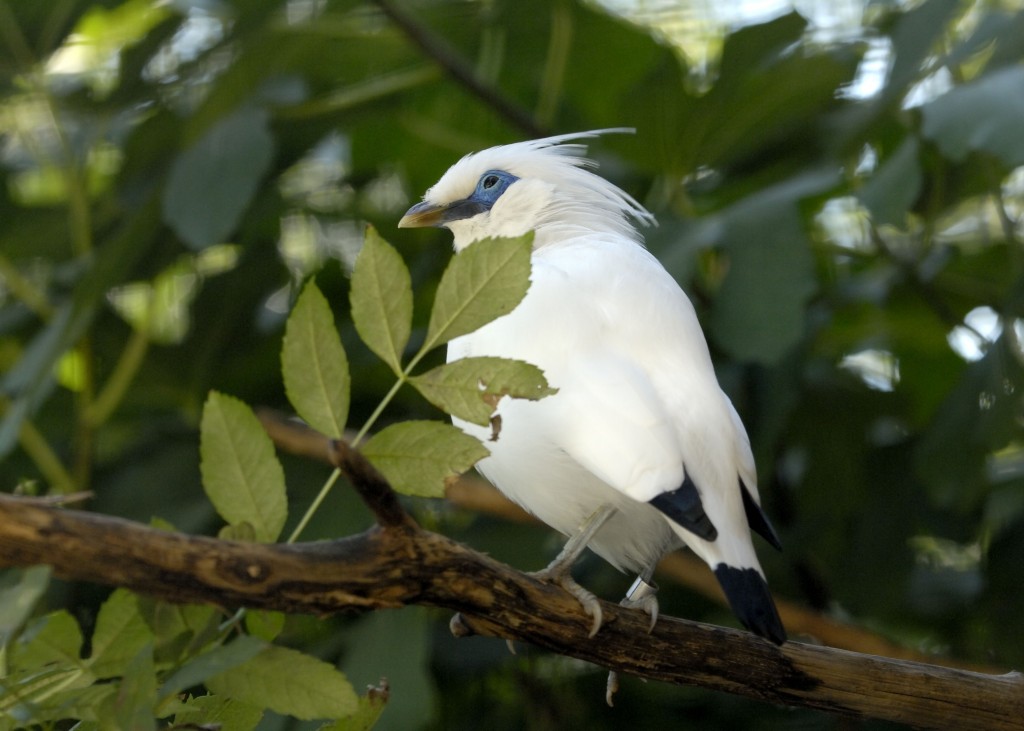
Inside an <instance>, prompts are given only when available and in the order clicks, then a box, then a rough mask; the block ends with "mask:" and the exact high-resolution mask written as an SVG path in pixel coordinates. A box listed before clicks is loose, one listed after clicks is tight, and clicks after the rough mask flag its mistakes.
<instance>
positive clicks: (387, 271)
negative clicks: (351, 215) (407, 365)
mask: <svg viewBox="0 0 1024 731" xmlns="http://www.w3.org/2000/svg"><path fill="white" fill-rule="evenodd" d="M349 296H350V298H351V302H352V321H353V322H354V323H355V326H356V332H358V333H359V337H361V338H362V339H363V342H364V343H366V345H367V347H369V348H370V350H372V351H373V352H374V353H376V354H377V355H378V356H379V357H380V358H381V360H383V361H384V362H385V363H387V364H388V366H390V367H391V370H393V371H394V372H395V373H399V372H400V371H401V370H402V365H401V361H402V351H403V350H405V345H406V343H407V342H408V341H409V332H410V331H411V329H412V280H411V279H410V277H409V270H408V269H407V268H406V266H405V262H403V261H402V257H401V256H399V254H398V252H397V251H395V249H394V247H392V246H391V245H390V244H388V243H387V242H386V241H385V240H384V239H382V238H381V237H380V234H378V233H377V230H376V229H375V228H373V227H372V226H371V227H368V228H367V229H366V240H365V241H364V243H363V248H362V250H361V251H360V252H359V256H358V257H357V258H356V264H355V268H354V269H353V271H352V289H351V291H350V295H349Z"/></svg>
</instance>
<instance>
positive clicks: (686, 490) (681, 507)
mask: <svg viewBox="0 0 1024 731" xmlns="http://www.w3.org/2000/svg"><path fill="white" fill-rule="evenodd" d="M650 504H651V505H653V506H654V507H655V508H657V509H658V510H660V511H661V512H662V513H664V514H665V515H666V516H668V517H669V518H670V519H671V520H673V521H675V522H676V523H678V524H679V525H681V526H682V527H683V528H686V530H688V531H690V532H691V533H693V534H694V535H695V536H697V537H698V538H703V539H704V540H705V541H713V540H715V539H716V538H718V529H717V528H715V525H714V523H712V522H711V519H710V518H709V517H708V514H707V513H705V512H704V504H703V503H702V502H701V500H700V491H699V490H698V489H697V485H696V484H694V482H693V480H691V479H690V476H689V475H687V476H686V478H685V479H684V480H683V484H682V485H680V486H679V487H677V488H676V489H675V490H671V491H669V492H663V493H661V494H660V495H658V496H656V497H654V498H652V499H651V500H650Z"/></svg>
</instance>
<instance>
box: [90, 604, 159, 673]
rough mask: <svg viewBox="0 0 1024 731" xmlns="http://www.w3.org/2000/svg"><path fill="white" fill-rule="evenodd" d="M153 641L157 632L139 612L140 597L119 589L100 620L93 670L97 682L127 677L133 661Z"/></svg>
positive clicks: (93, 645) (95, 641) (96, 631)
mask: <svg viewBox="0 0 1024 731" xmlns="http://www.w3.org/2000/svg"><path fill="white" fill-rule="evenodd" d="M153 641H154V637H153V632H152V630H150V628H149V626H148V625H147V624H146V622H145V620H144V619H143V617H142V614H141V613H140V612H139V602H138V597H137V596H136V595H135V594H132V593H131V592H130V591H128V590H127V589H115V590H114V592H113V593H112V594H111V595H110V597H109V598H108V599H107V600H106V601H105V602H103V606H101V607H100V612H99V616H97V618H96V630H95V631H94V632H93V635H92V655H91V656H90V657H89V668H90V670H92V672H93V674H94V675H95V676H96V677H97V678H110V677H114V676H118V675H123V674H124V673H125V667H126V666H127V665H128V663H129V662H130V661H131V660H132V658H134V657H136V656H137V655H138V654H139V652H141V651H142V648H144V647H146V646H147V645H151V644H152V643H153Z"/></svg>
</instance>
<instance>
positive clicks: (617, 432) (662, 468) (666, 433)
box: [551, 351, 684, 502]
mask: <svg viewBox="0 0 1024 731" xmlns="http://www.w3.org/2000/svg"><path fill="white" fill-rule="evenodd" d="M578 356H579V357H576V358H574V359H573V362H572V365H571V367H570V368H569V369H568V371H567V372H565V373H563V374H561V376H562V377H561V378H559V388H560V390H559V393H558V397H557V399H552V400H551V407H552V409H551V410H552V413H551V416H552V418H553V420H554V423H553V424H552V426H553V428H552V434H553V435H554V439H555V440H556V442H557V443H558V446H559V447H560V448H561V449H563V450H564V451H565V452H566V453H567V454H568V455H569V456H570V457H572V458H573V459H574V460H575V461H576V462H578V463H579V464H580V465H581V466H583V467H584V468H586V469H587V470H588V471H590V472H591V473H592V474H594V475H595V476H596V477H598V478H600V479H601V480H602V481H603V482H605V483H606V484H608V485H610V486H611V487H614V488H616V489H617V490H620V491H621V492H623V493H625V494H626V495H628V496H630V497H631V498H633V499H635V500H639V501H642V502H648V501H650V500H651V499H653V498H654V497H656V496H657V495H659V494H661V493H663V492H666V491H668V490H672V489H675V488H677V487H679V485H681V484H682V482H683V476H684V475H683V469H684V468H683V455H682V454H681V452H680V448H679V444H678V440H677V438H676V434H675V429H674V427H673V424H672V420H671V418H670V415H669V414H668V413H667V412H666V411H665V409H664V407H663V405H662V403H661V401H660V399H659V398H658V394H657V392H656V391H655V389H654V387H653V385H652V384H651V383H650V381H649V380H648V378H647V376H646V374H645V373H644V371H643V370H642V369H640V368H638V367H637V366H636V365H634V364H633V363H631V362H629V360H628V359H624V358H621V357H618V356H617V355H616V354H614V353H612V352H600V351H595V352H591V353H580V354H578Z"/></svg>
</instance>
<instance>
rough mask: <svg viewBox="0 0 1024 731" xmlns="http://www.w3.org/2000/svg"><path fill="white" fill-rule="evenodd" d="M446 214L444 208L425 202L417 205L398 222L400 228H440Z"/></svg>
mask: <svg viewBox="0 0 1024 731" xmlns="http://www.w3.org/2000/svg"><path fill="white" fill-rule="evenodd" d="M443 213H444V206H438V205H435V204H433V203H428V202H427V201H423V202H421V203H417V204H416V205H414V206H413V207H412V208H410V209H409V210H408V211H406V212H405V215H404V216H402V218H401V220H400V221H399V222H398V228H424V227H427V226H440V225H441V216H442V214H443Z"/></svg>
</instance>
